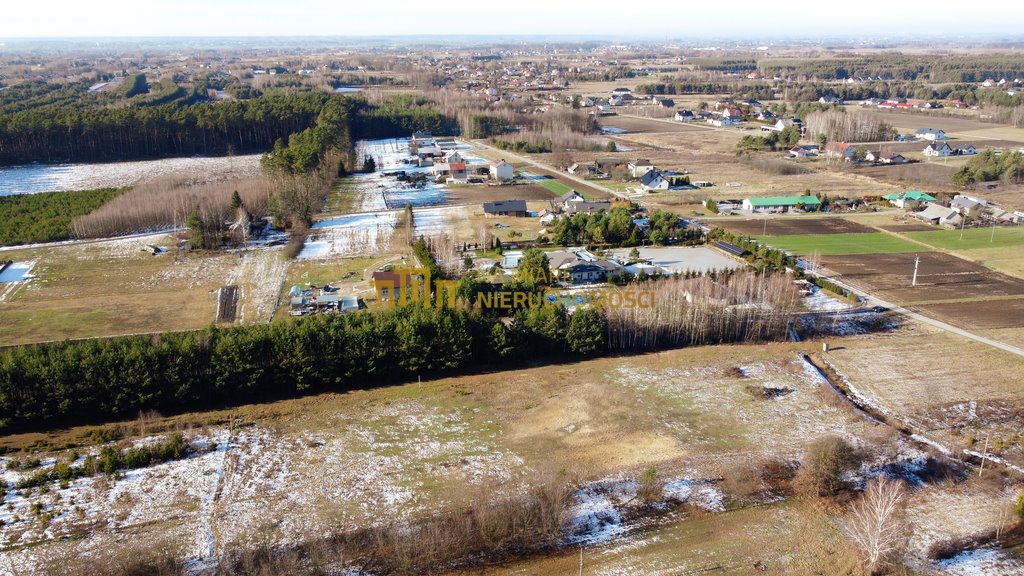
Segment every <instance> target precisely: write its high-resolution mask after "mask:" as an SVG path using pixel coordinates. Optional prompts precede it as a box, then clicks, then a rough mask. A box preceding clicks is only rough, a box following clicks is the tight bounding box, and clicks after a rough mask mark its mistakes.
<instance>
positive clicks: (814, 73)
mask: <svg viewBox="0 0 1024 576" xmlns="http://www.w3.org/2000/svg"><path fill="white" fill-rule="evenodd" d="M757 68H758V70H759V71H760V72H761V74H763V75H765V76H768V77H774V76H780V77H782V78H789V79H820V80H845V79H847V78H854V77H867V76H871V77H881V78H883V79H886V80H920V81H922V82H929V83H940V82H981V81H983V80H985V79H986V78H992V79H994V80H999V79H1000V78H1007V79H1010V80H1012V79H1013V78H1017V77H1020V76H1021V75H1022V74H1024V62H1021V60H1020V58H1017V57H1015V56H1012V55H995V54H988V55H971V56H943V57H942V58H935V57H934V56H930V55H907V54H872V55H871V56H870V57H867V56H855V57H842V56H840V57H836V58H807V59H804V58H792V59H786V58H777V59H776V58H771V59H764V60H759V61H758V66H757Z"/></svg>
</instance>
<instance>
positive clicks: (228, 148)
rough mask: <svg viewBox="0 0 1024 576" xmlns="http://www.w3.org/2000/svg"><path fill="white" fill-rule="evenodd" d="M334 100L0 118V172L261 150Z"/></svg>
mask: <svg viewBox="0 0 1024 576" xmlns="http://www.w3.org/2000/svg"><path fill="white" fill-rule="evenodd" d="M4 92H8V90H5V91H4ZM332 98H339V97H336V96H332V95H330V94H328V93H325V92H305V93H297V94H288V95H271V96H264V97H263V98H257V99H254V100H228V101H223V102H217V103H203V104H193V105H180V104H179V103H172V104H161V105H155V106H127V107H119V108H100V107H88V108H80V107H77V106H46V107H39V108H31V109H27V110H24V111H20V112H14V113H3V114H0V165H11V164H19V163H27V162H35V161H38V162H100V161H120V160H133V159H140V158H158V157H163V156H191V155H195V154H201V155H210V156H215V155H224V154H228V153H231V152H235V153H243V152H255V151H263V150H267V149H269V148H270V147H271V146H273V144H274V141H275V140H277V139H279V138H286V137H287V136H288V135H289V134H292V133H294V132H299V131H301V130H303V129H305V128H307V127H309V126H312V125H313V123H314V121H315V120H316V118H317V116H318V114H319V113H320V110H321V109H322V108H323V106H324V105H325V104H326V103H327V102H328V101H329V100H331V99H332Z"/></svg>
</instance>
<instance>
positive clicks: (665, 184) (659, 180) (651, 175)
mask: <svg viewBox="0 0 1024 576" xmlns="http://www.w3.org/2000/svg"><path fill="white" fill-rule="evenodd" d="M671 185H672V183H671V182H670V181H669V179H668V178H666V177H665V176H663V175H662V173H661V172H659V171H657V170H651V171H649V172H647V173H646V174H644V175H643V177H642V178H640V187H641V188H643V189H644V190H646V191H648V192H653V191H654V190H668V189H669V186H671Z"/></svg>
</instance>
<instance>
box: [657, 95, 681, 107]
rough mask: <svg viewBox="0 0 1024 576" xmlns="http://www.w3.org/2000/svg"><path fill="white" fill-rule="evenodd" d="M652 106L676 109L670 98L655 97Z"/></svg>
mask: <svg viewBox="0 0 1024 576" xmlns="http://www.w3.org/2000/svg"><path fill="white" fill-rule="evenodd" d="M654 104H655V105H657V106H661V107H662V108H675V107H676V103H675V101H674V100H672V99H671V98H659V97H657V96H656V97H655V98H654Z"/></svg>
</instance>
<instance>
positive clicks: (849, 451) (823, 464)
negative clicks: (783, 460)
mask: <svg viewBox="0 0 1024 576" xmlns="http://www.w3.org/2000/svg"><path fill="white" fill-rule="evenodd" d="M859 462H860V455H859V454H858V452H857V449H856V448H855V447H854V446H853V445H852V444H850V443H849V442H847V441H846V440H844V439H842V438H840V437H838V436H828V437H825V438H821V439H818V440H815V441H814V442H812V443H811V445H810V446H809V447H808V448H807V452H806V453H805V454H804V461H803V466H802V468H801V480H802V482H801V484H803V486H804V487H805V488H806V489H807V491H808V492H810V493H812V494H814V495H816V496H830V495H832V494H835V493H836V492H839V491H840V490H842V489H843V488H844V486H845V484H844V482H843V480H842V476H843V474H844V473H846V472H847V471H850V470H852V469H854V468H855V467H856V466H857V465H858V464H859Z"/></svg>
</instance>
